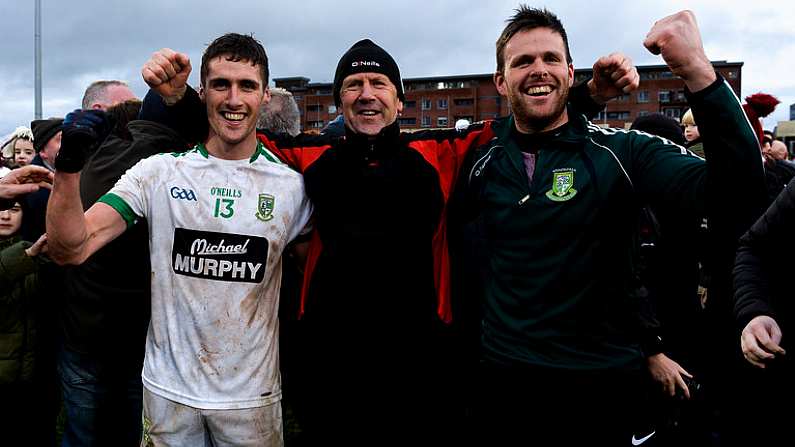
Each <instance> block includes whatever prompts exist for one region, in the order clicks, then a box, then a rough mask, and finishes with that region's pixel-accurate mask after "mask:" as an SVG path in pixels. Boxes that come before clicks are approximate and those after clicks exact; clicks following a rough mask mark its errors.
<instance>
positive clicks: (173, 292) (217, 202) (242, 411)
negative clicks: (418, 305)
mask: <svg viewBox="0 0 795 447" xmlns="http://www.w3.org/2000/svg"><path fill="white" fill-rule="evenodd" d="M184 63H186V64H189V63H190V62H189V61H184ZM161 68H162V67H161ZM170 68H173V69H174V71H175V72H180V71H181V69H182V67H170ZM183 72H184V71H183ZM156 75H162V76H161V78H162V79H166V78H167V77H168V76H167V75H170V76H172V77H173V75H174V73H170V74H167V73H157V74H156ZM183 82H184V81H183ZM267 84H268V62H267V56H266V54H265V50H264V49H263V48H262V45H260V44H259V42H257V41H256V40H254V39H253V38H252V37H250V36H242V35H239V34H227V35H224V36H222V37H220V38H218V39H216V40H215V41H214V42H213V43H212V44H210V46H209V47H208V48H207V50H206V51H205V53H204V56H203V58H202V67H201V85H202V88H201V93H200V94H201V97H202V100H203V101H204V103H205V104H206V109H207V116H208V121H209V124H210V129H211V130H210V133H209V136H208V139H207V141H206V143H205V144H199V145H197V146H196V147H195V148H193V149H192V150H191V151H188V152H187V153H183V154H159V155H155V156H153V157H150V158H148V159H145V160H142V161H141V162H140V163H138V164H137V165H135V166H134V167H133V168H131V169H130V170H129V171H127V173H126V174H125V175H124V176H123V177H122V178H121V179H120V180H119V182H118V183H117V184H116V186H115V187H114V188H113V189H111V191H110V192H108V194H106V195H105V196H103V197H102V198H100V199H99V201H98V202H97V203H96V204H95V205H94V206H92V207H91V208H90V209H89V210H88V211H86V212H85V215H83V208H82V205H81V203H80V196H79V178H80V174H79V170H80V168H81V167H82V163H83V160H84V159H85V153H86V151H87V149H86V146H89V145H90V144H88V143H86V141H90V140H91V138H86V134H91V132H92V131H94V130H96V128H97V127H101V123H100V122H101V120H102V116H101V114H100V113H98V112H90V111H85V110H84V111H76V112H73V113H72V114H70V117H69V118H67V120H66V126H65V127H66V130H65V131H64V141H65V144H64V148H65V150H64V149H62V153H63V154H64V155H63V156H62V157H60V162H59V161H58V160H56V169H57V172H56V176H55V178H56V179H55V183H56V186H55V187H54V188H53V194H52V197H51V198H50V204H49V208H48V214H47V232H48V235H49V241H50V242H49V244H50V253H51V256H52V257H53V258H54V259H55V260H56V261H57V262H58V263H62V264H79V263H81V262H82V261H84V260H85V259H86V258H87V257H89V256H90V255H91V254H92V253H94V252H95V251H96V250H97V249H99V248H100V247H102V246H103V245H105V244H106V243H108V242H109V241H110V240H112V239H113V238H115V237H117V236H118V235H119V234H121V233H122V232H123V231H124V230H125V228H126V227H127V226H129V225H131V224H132V223H133V222H135V221H136V220H137V219H140V218H146V219H147V221H148V225H149V234H150V246H151V250H150V251H151V262H152V320H151V323H150V326H149V332H148V334H147V340H146V358H145V360H144V370H143V383H144V418H145V433H144V436H145V438H146V439H145V441H147V442H148V441H151V442H152V444H154V445H191V446H194V445H236V446H239V445H257V446H261V445H267V446H278V445H282V443H283V441H282V433H281V407H280V405H279V400H280V398H281V388H280V377H279V361H278V320H277V313H278V296H279V287H280V281H281V254H282V251H283V250H284V248H285V246H286V245H287V244H288V243H289V242H291V241H292V240H293V239H295V238H296V237H297V236H298V235H299V233H302V230H303V229H304V227H305V226H306V225H307V222H308V220H309V215H310V214H311V207H310V205H309V203H308V201H307V198H306V195H305V193H304V185H303V179H302V177H301V175H299V174H298V173H296V172H294V171H292V170H290V169H289V168H287V166H285V165H283V164H281V163H279V162H278V161H276V160H277V159H276V158H275V157H274V156H273V155H272V154H270V153H269V152H268V151H267V150H266V149H265V148H264V147H263V146H262V144H261V143H258V141H257V139H256V137H255V133H254V130H255V125H256V122H257V114H258V111H259V107H260V105H261V104H263V103H267V101H268V100H269V99H270V95H269V91H268V88H267ZM159 88H160V89H164V90H167V89H169V88H171V87H170V85H169V83H167V82H164V83H163V84H162V85H161V86H159Z"/></svg>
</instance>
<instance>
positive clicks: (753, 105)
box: [743, 93, 781, 146]
mask: <svg viewBox="0 0 795 447" xmlns="http://www.w3.org/2000/svg"><path fill="white" fill-rule="evenodd" d="M779 103H781V101H779V100H778V98H776V97H775V96H773V95H768V94H767V93H754V94H753V95H751V96H746V97H745V104H743V110H744V111H745V114H746V115H747V116H748V121H750V122H751V126H752V127H753V128H754V131H755V132H756V136H757V137H759V145H760V146H761V145H762V144H763V143H764V142H763V139H764V136H765V135H764V131H763V130H762V121H761V119H762V118H764V117H766V116H768V115H770V114H771V113H773V112H774V111H775V110H776V106H777V105H778V104H779Z"/></svg>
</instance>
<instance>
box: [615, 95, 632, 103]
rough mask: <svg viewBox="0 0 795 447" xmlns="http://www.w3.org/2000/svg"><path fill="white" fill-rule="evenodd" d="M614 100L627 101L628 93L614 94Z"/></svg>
mask: <svg viewBox="0 0 795 447" xmlns="http://www.w3.org/2000/svg"><path fill="white" fill-rule="evenodd" d="M616 101H618V102H627V101H629V95H620V96H616Z"/></svg>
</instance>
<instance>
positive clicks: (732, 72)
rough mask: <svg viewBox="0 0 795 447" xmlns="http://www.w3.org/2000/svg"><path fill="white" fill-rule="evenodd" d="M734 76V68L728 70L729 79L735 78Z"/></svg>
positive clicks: (735, 73) (735, 75)
mask: <svg viewBox="0 0 795 447" xmlns="http://www.w3.org/2000/svg"><path fill="white" fill-rule="evenodd" d="M735 78H737V72H736V71H734V70H732V71H730V72H729V79H735Z"/></svg>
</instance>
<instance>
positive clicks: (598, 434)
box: [468, 362, 640, 446]
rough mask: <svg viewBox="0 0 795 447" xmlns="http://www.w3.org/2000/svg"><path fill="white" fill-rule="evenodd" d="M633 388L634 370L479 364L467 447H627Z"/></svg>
mask: <svg viewBox="0 0 795 447" xmlns="http://www.w3.org/2000/svg"><path fill="white" fill-rule="evenodd" d="M639 385H640V374H639V372H616V371H597V372H593V371H570V370H556V369H547V368H540V367H531V366H504V365H497V364H493V363H489V362H481V364H480V368H479V377H478V384H477V387H476V388H475V389H473V390H472V391H473V394H474V397H475V402H476V404H475V408H474V414H473V419H472V423H471V424H468V425H469V426H470V428H473V429H474V432H475V433H474V434H473V436H472V437H471V439H473V440H474V441H475V443H474V444H473V445H489V446H514V445H516V446H536V445H537V446H548V445H554V446H586V445H587V446H619V445H631V439H632V435H633V426H634V424H635V419H634V418H633V414H634V413H635V412H636V411H637V408H638V407H637V405H638V404H639V402H638V398H639V396H640V393H639V392H638V391H639Z"/></svg>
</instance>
